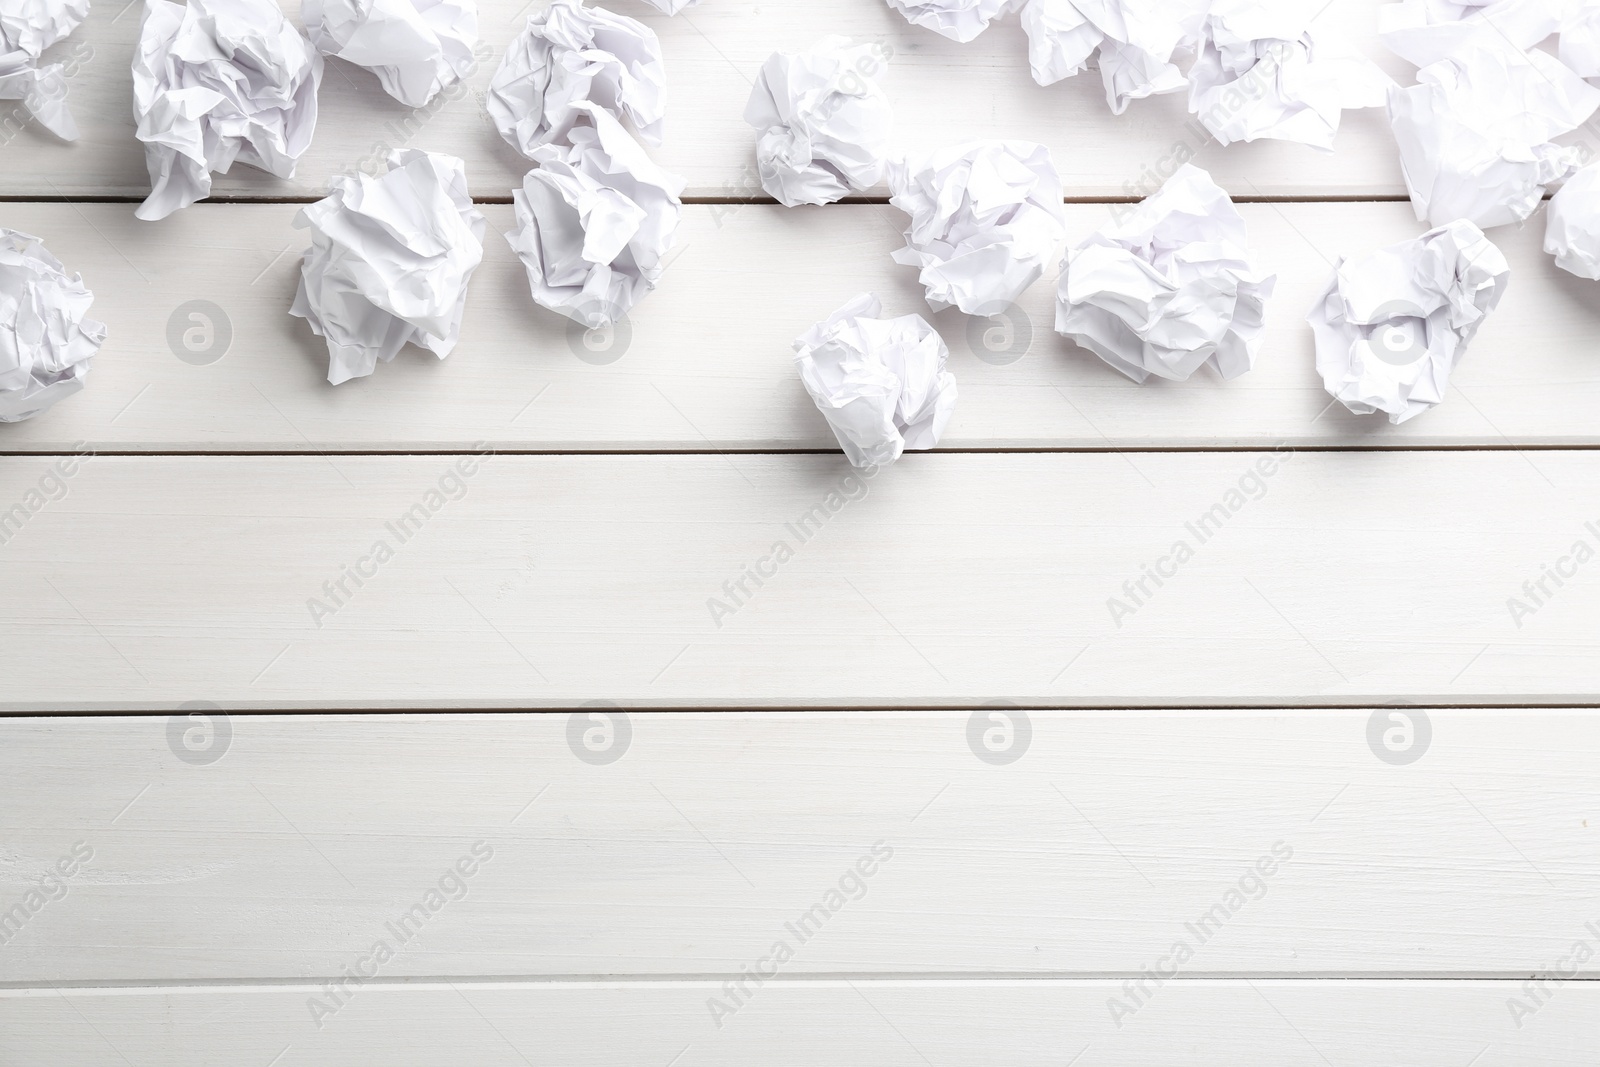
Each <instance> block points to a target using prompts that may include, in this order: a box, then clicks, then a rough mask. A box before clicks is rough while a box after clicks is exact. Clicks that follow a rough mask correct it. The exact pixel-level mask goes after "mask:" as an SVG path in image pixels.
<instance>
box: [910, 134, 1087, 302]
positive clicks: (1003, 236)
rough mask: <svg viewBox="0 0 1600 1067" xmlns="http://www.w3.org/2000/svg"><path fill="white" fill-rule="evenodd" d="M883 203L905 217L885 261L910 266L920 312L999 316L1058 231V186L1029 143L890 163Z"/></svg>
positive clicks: (1061, 225)
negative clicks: (902, 236)
mask: <svg viewBox="0 0 1600 1067" xmlns="http://www.w3.org/2000/svg"><path fill="white" fill-rule="evenodd" d="M889 189H890V191H891V192H892V193H893V195H892V196H891V197H890V200H889V202H890V203H891V204H893V205H894V206H895V207H897V208H899V209H900V210H901V211H904V212H905V213H906V214H908V215H910V216H911V225H910V227H909V228H908V229H907V230H906V247H904V248H901V249H897V250H896V251H895V253H894V261H895V262H896V263H902V264H905V265H906V266H910V267H917V268H919V269H920V271H921V273H920V275H919V278H920V280H921V282H922V284H923V285H924V286H925V287H926V289H927V293H928V305H929V306H930V307H931V308H933V310H935V311H942V310H944V309H945V308H947V307H951V306H952V305H953V306H955V307H959V308H960V309H961V310H962V311H964V312H966V313H967V314H968V315H991V316H992V315H998V314H1000V313H1001V312H1002V311H1004V310H1005V309H1006V308H1007V307H1008V306H1010V305H1011V304H1013V303H1015V302H1016V299H1017V297H1019V296H1021V295H1022V291H1023V290H1024V289H1026V288H1027V287H1028V286H1030V285H1032V284H1033V283H1034V282H1035V281H1036V280H1037V279H1038V278H1039V276H1040V275H1041V274H1043V273H1044V267H1045V264H1046V263H1047V262H1048V261H1049V260H1050V259H1051V258H1052V257H1053V256H1054V255H1055V252H1056V246H1057V245H1058V244H1059V243H1060V241H1061V237H1062V234H1063V233H1064V232H1065V220H1066V213H1065V210H1064V208H1063V206H1062V188H1061V178H1060V176H1059V175H1058V174H1057V173H1056V168H1055V166H1054V165H1053V164H1052V163H1051V162H1050V151H1049V149H1047V148H1045V147H1044V146H1043V145H1038V144H1033V143H1032V142H1029V141H978V142H974V143H972V144H966V145H960V146H958V147H954V148H946V149H941V150H939V151H937V152H934V153H932V154H931V155H928V156H926V157H924V158H922V159H920V160H918V161H916V162H915V163H910V162H907V161H905V160H898V161H895V162H892V163H890V165H889Z"/></svg>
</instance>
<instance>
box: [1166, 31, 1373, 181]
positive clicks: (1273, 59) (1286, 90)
mask: <svg viewBox="0 0 1600 1067" xmlns="http://www.w3.org/2000/svg"><path fill="white" fill-rule="evenodd" d="M1313 14H1314V11H1312V10H1311V9H1308V8H1307V7H1305V6H1304V5H1303V4H1300V3H1295V2H1291V0H1214V3H1213V4H1212V6H1211V10H1210V13H1209V14H1208V15H1207V16H1206V20H1205V23H1204V25H1203V26H1202V28H1201V36H1200V45H1199V54H1198V56H1197V57H1196V59H1195V63H1194V66H1193V67H1192V68H1190V70H1189V83H1190V88H1189V110H1190V111H1192V112H1193V113H1194V114H1196V115H1198V116H1200V121H1201V122H1202V123H1203V124H1204V125H1205V127H1206V129H1208V130H1210V131H1211V133H1212V134H1213V135H1215V137H1216V139H1217V143H1218V144H1223V145H1228V144H1232V143H1233V142H1235V141H1254V140H1256V139H1257V138H1260V137H1271V138H1277V139H1279V140H1286V141H1299V142H1301V143H1303V144H1309V145H1314V146H1316V147H1317V148H1322V149H1328V150H1331V149H1332V148H1333V138H1334V135H1335V134H1337V133H1338V132H1339V120H1340V118H1341V116H1342V115H1343V112H1344V111H1345V110H1347V109H1348V110H1353V109H1358V108H1367V107H1382V106H1383V105H1384V102H1385V101H1386V99H1387V98H1388V91H1389V88H1390V87H1391V86H1392V85H1393V84H1394V82H1393V81H1392V80H1391V79H1390V78H1389V76H1388V75H1387V74H1385V73H1384V72H1383V71H1382V70H1380V69H1379V68H1378V66H1377V65H1376V64H1375V63H1373V62H1371V61H1370V60H1368V59H1366V58H1365V57H1363V56H1360V55H1358V54H1356V53H1354V52H1350V51H1345V50H1340V49H1330V48H1329V47H1328V46H1327V45H1325V44H1323V43H1322V42H1321V41H1318V40H1315V39H1314V38H1313V35H1312V33H1311V32H1310V22H1311V16H1312V15H1313Z"/></svg>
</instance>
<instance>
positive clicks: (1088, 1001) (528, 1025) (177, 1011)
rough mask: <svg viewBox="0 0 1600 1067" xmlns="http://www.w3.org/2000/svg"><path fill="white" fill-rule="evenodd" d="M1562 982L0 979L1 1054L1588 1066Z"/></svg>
mask: <svg viewBox="0 0 1600 1067" xmlns="http://www.w3.org/2000/svg"><path fill="white" fill-rule="evenodd" d="M1551 988H1552V990H1553V992H1554V996H1553V997H1551V998H1550V999H1548V1000H1547V1001H1546V1002H1545V1004H1544V1006H1543V1007H1542V1008H1540V1009H1539V1011H1538V1013H1537V1015H1536V1016H1534V1017H1533V1018H1531V1019H1527V1020H1526V1021H1525V1023H1524V1025H1523V1026H1522V1027H1521V1028H1520V1029H1519V1028H1517V1027H1516V1026H1514V1025H1512V1023H1511V1022H1510V1016H1509V1012H1508V1010H1507V1008H1506V1002H1507V1001H1508V999H1510V998H1512V997H1515V996H1519V995H1521V994H1520V985H1519V984H1514V983H1510V982H1506V983H1485V982H1275V981H1270V980H1259V981H1253V982H1173V983H1170V984H1168V985H1167V986H1166V987H1165V988H1164V989H1162V990H1161V991H1160V992H1159V993H1158V995H1157V998H1156V999H1154V1000H1152V1001H1151V1002H1150V1003H1149V1004H1148V1006H1147V1007H1146V1008H1144V1009H1143V1010H1142V1011H1141V1012H1140V1013H1139V1014H1138V1015H1137V1016H1136V1017H1135V1018H1132V1019H1128V1020H1125V1025H1124V1026H1123V1027H1122V1028H1120V1029H1118V1028H1116V1027H1115V1025H1114V1024H1112V1023H1111V1022H1110V1021H1109V1017H1108V1013H1107V1010H1106V1002H1107V1001H1108V1000H1109V999H1110V998H1111V997H1112V996H1115V995H1118V992H1119V983H1114V982H1104V981H1101V982H1088V983H1067V982H974V983H924V982H899V981H857V982H850V983H845V982H781V981H774V982H770V983H768V984H767V985H766V986H764V987H763V988H762V989H761V991H760V992H759V994H758V995H757V996H755V997H754V998H752V999H751V1001H750V1002H749V1003H748V1005H747V1006H746V1007H745V1008H743V1009H742V1010H741V1011H740V1012H739V1013H738V1015H737V1016H735V1017H734V1018H733V1019H731V1020H727V1021H726V1023H725V1025H724V1026H723V1027H722V1028H721V1029H718V1028H716V1026H715V1025H714V1024H713V1023H712V1022H711V1020H710V1015H709V1013H708V1012H707V1009H706V1007H705V1001H706V1000H708V999H710V998H711V997H713V996H716V995H717V993H718V989H717V987H716V986H714V985H710V984H706V983H648V984H626V985H622V984H614V983H608V982H585V983H581V984H537V985H514V986H504V985H499V984H492V985H468V984H456V985H453V986H452V985H443V984H440V985H430V986H421V987H419V986H405V987H393V986H385V987H373V988H367V989H363V990H361V991H360V992H358V993H356V995H355V996H354V997H353V998H352V999H351V1000H350V1001H349V1002H348V1004H347V1006H346V1007H344V1008H343V1009H341V1010H340V1011H339V1012H338V1013H337V1015H336V1016H334V1017H333V1018H330V1019H325V1020H324V1025H323V1027H322V1028H321V1029H318V1028H317V1027H316V1026H315V1024H313V1023H312V1022H311V1020H310V1014H309V1010H308V1008H307V1007H306V1003H307V1001H308V1000H309V999H310V998H311V997H313V996H321V994H320V993H319V991H318V990H317V989H316V987H314V986H307V987H301V988H290V989H240V988H217V989H212V988H185V989H151V990H142V989H141V990H132V991H100V990H72V991H67V992H62V991H58V990H54V989H41V990H30V991H27V992H25V993H22V994H16V993H9V994H8V993H0V1050H4V1051H5V1052H6V1053H7V1059H6V1062H7V1063H8V1064H14V1065H15V1067H101V1065H106V1067H112V1065H123V1064H128V1063H137V1064H144V1063H163V1064H171V1065H172V1067H199V1065H203V1064H214V1063H244V1064H255V1063H259V1064H266V1063H270V1062H272V1060H273V1057H275V1056H276V1057H279V1060H278V1062H280V1063H284V1064H294V1065H304V1067H333V1065H339V1067H347V1065H354V1064H364V1063H384V1064H392V1065H394V1067H430V1065H434V1064H439V1063H447V1062H450V1063H454V1062H464V1063H473V1064H481V1065H483V1067H526V1065H528V1064H530V1063H583V1064H593V1065H596V1067H623V1065H628V1064H668V1063H672V1064H677V1065H680V1067H713V1065H728V1067H732V1065H743V1064H749V1063H764V1064H773V1065H776V1067H811V1065H815V1064H819V1063H828V1064H849V1065H866V1064H874V1065H884V1067H926V1065H927V1064H930V1063H932V1064H938V1065H939V1067H991V1065H993V1064H995V1063H1007V1064H1016V1065H1018V1067H1059V1065H1060V1064H1063V1063H1066V1062H1069V1061H1071V1060H1072V1059H1073V1057H1074V1056H1079V1057H1081V1058H1080V1060H1079V1061H1078V1062H1080V1063H1083V1064H1093V1065H1095V1067H1148V1065H1149V1064H1152V1063H1183V1064H1186V1065H1192V1067H1327V1064H1330V1063H1335V1064H1362V1063H1376V1062H1398V1063H1405V1064H1413V1065H1415V1067H1461V1065H1462V1064H1466V1063H1473V1064H1474V1067H1520V1065H1524V1064H1528V1063H1539V1064H1545V1065H1549V1067H1587V1065H1589V1064H1592V1063H1593V1062H1594V1059H1593V1053H1594V1032H1593V1031H1594V1028H1593V1019H1594V1015H1595V1013H1596V1012H1597V1011H1600V991H1597V990H1596V989H1595V988H1594V983H1592V982H1587V983H1580V982H1571V983H1567V984H1566V985H1564V986H1561V987H1559V988H1556V987H1551Z"/></svg>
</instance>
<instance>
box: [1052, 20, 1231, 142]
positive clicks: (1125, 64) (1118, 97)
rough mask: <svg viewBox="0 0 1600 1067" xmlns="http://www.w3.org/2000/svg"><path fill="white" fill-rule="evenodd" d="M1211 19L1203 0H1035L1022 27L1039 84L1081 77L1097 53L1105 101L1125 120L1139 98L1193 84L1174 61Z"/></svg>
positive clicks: (1174, 91) (1096, 62) (1177, 90)
mask: <svg viewBox="0 0 1600 1067" xmlns="http://www.w3.org/2000/svg"><path fill="white" fill-rule="evenodd" d="M1204 17H1205V2H1204V0H1028V6H1027V7H1025V8H1024V9H1023V11H1022V28H1023V29H1024V30H1025V31H1026V32H1027V34H1028V63H1029V66H1030V67H1032V69H1033V79H1034V81H1036V82H1038V83H1039V84H1040V85H1051V84H1054V83H1055V82H1058V81H1060V80H1061V79H1063V78H1070V77H1072V76H1073V75H1074V74H1078V73H1081V72H1082V71H1084V70H1086V69H1088V67H1089V66H1090V60H1091V58H1093V57H1095V56H1096V53H1098V58H1095V60H1094V62H1095V65H1096V66H1098V67H1099V68H1100V77H1101V80H1102V81H1103V82H1104V83H1105V87H1106V103H1107V104H1108V105H1109V106H1110V108H1111V111H1112V113H1113V114H1117V115H1120V114H1122V113H1123V112H1124V111H1126V110H1127V109H1128V104H1129V103H1131V102H1132V101H1134V100H1143V99H1145V98H1146V97H1150V96H1156V95H1159V94H1161V93H1176V92H1179V91H1181V90H1182V89H1183V88H1184V87H1185V86H1186V85H1188V84H1189V82H1188V79H1186V78H1185V77H1184V76H1183V72H1182V71H1180V70H1179V69H1178V67H1177V65H1176V64H1175V63H1174V62H1173V60H1174V58H1175V57H1176V55H1177V53H1178V52H1179V51H1180V50H1182V49H1183V48H1184V47H1185V46H1186V44H1187V43H1188V42H1191V41H1193V40H1194V38H1195V37H1197V36H1198V34H1199V32H1200V22H1201V20H1202V19H1203V18H1204Z"/></svg>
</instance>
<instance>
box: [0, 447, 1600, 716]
mask: <svg viewBox="0 0 1600 1067" xmlns="http://www.w3.org/2000/svg"><path fill="white" fill-rule="evenodd" d="M54 462H55V461H48V460H44V459H35V460H31V461H23V460H13V461H10V462H8V463H7V464H6V465H5V466H4V469H3V470H0V502H5V505H6V506H5V507H4V508H0V513H5V514H8V515H9V514H11V512H10V508H11V506H12V502H16V503H18V504H19V505H22V506H23V507H32V506H34V505H37V508H36V509H35V510H34V511H33V512H32V513H31V514H29V515H27V516H26V520H25V522H24V521H23V519H22V518H21V517H17V518H14V519H13V520H12V522H13V525H12V526H11V527H9V528H8V529H14V530H16V532H15V533H11V534H9V535H8V543H7V544H5V545H4V546H3V556H0V567H4V580H5V583H6V587H7V589H8V591H9V594H10V597H9V600H8V603H9V604H10V607H9V610H8V611H7V612H6V613H5V614H4V616H3V617H0V670H3V671H4V675H5V677H6V687H5V691H4V693H3V695H0V707H4V708H9V709H12V710H40V709H52V708H55V709H101V710H117V709H124V710H131V709H144V708H149V709H168V710H170V709H171V708H173V707H176V706H177V705H178V704H181V703H183V702H185V701H189V700H212V701H216V702H217V703H219V704H223V705H226V706H228V707H231V708H236V709H240V708H254V709H263V710H276V709H284V708H307V707H309V708H330V709H338V708H355V707H377V708H386V707H387V708H412V707H424V708H427V707H433V708H443V707H450V708H455V707H481V708H489V707H502V708H529V707H561V708H570V707H574V706H576V705H578V704H581V703H583V702H584V701H588V700H595V699H609V700H615V701H618V702H619V703H623V704H629V705H638V706H657V707H661V706H666V707H704V706H707V705H733V706H756V705H764V706H770V705H776V706H842V707H858V706H885V705H887V706H895V707H906V706H911V707H922V706H958V707H959V706H966V705H968V704H970V703H981V702H982V701H984V700H987V699H990V698H1007V699H1011V700H1015V701H1017V702H1018V703H1021V704H1033V705H1044V706H1059V705H1061V704H1067V705H1075V706H1096V707H1098V706H1119V705H1123V704H1129V703H1139V704H1147V705H1158V706H1159V705H1171V704H1179V705H1183V706H1192V705H1195V704H1202V705H1224V704H1231V703H1235V702H1245V703H1250V704H1264V705H1275V704H1279V703H1284V702H1288V703H1292V704H1300V703H1323V704H1360V703H1370V702H1376V703H1383V702H1386V701H1388V700H1390V699H1393V698H1396V697H1409V698H1413V699H1417V700H1422V701H1427V702H1445V703H1473V702H1489V703H1526V702H1533V703H1544V702H1552V701H1559V702H1572V703H1580V704H1592V703H1597V702H1600V658H1597V657H1596V655H1595V653H1596V635H1595V631H1594V627H1593V625H1592V621H1593V618H1594V613H1595V611H1596V610H1600V585H1596V584H1595V583H1594V581H1593V580H1592V579H1590V578H1589V575H1588V573H1587V571H1586V570H1585V569H1584V566H1585V564H1584V563H1583V562H1579V559H1578V557H1582V559H1583V560H1587V559H1589V557H1591V556H1592V555H1593V554H1594V545H1595V542H1596V534H1595V531H1594V526H1593V525H1591V524H1594V523H1597V522H1600V516H1596V514H1595V508H1594V500H1595V499H1596V497H1597V494H1600V455H1597V454H1596V453H1593V452H1587V451H1573V452H1548V453H1537V454H1535V453H1527V454H1517V453H1512V452H1443V453H1439V452H1434V453H1427V452H1421V453H1418V452H1405V453H1376V454H1363V453H1348V452H1345V453H1301V454H1297V455H1294V456H1293V458H1292V459H1290V460H1287V461H1285V460H1283V459H1282V454H1270V453H1260V454H1258V453H1239V454H1230V453H1157V454H1149V455H1139V456H1129V455H1116V454H1104V453H1095V454H1076V453H1051V454H1033V455H941V456H913V457H910V458H908V459H905V460H902V461H901V462H900V463H899V464H898V465H896V466H895V467H894V468H892V469H891V470H889V471H887V472H884V473H880V474H879V475H877V476H876V477H875V478H874V479H872V480H870V481H866V480H862V479H859V477H858V476H857V475H856V474H855V473H854V472H852V471H851V470H850V469H849V468H848V467H847V466H846V465H845V463H844V460H843V458H842V457H838V456H808V455H797V456H725V455H724V456H718V455H704V456H661V457H622V456H599V457H593V456H591V457H584V456H546V457H528V456H522V457H514V456H501V457H495V458H493V459H491V460H488V461H482V460H480V459H473V458H472V457H467V458H466V459H461V458H456V457H446V456H421V457H385V456H365V457H362V456H355V457H336V458H327V457H314V456H304V457H257V458H248V457H245V458H233V457H230V458H221V457H172V458H168V457H162V458H151V457H143V458H130V457H97V458H94V459H92V460H90V461H88V462H86V463H79V464H77V465H76V466H75V467H74V470H75V473H74V474H73V476H72V477H70V478H67V479H60V478H58V477H56V476H54V475H52V473H51V472H52V471H53V470H54V469H55V467H54ZM462 464H465V465H466V468H469V469H471V471H472V472H473V473H472V477H471V478H462V477H461V476H460V475H459V474H458V473H457V472H458V470H460V469H462V467H461V466H460V465H462ZM1263 472H1265V473H1263ZM30 494H32V495H30ZM47 494H53V495H55V496H56V497H58V498H59V499H54V500H52V499H49V497H48V495H47ZM63 494H65V495H64V496H63ZM446 494H449V495H446ZM830 507H831V508H834V509H836V510H833V511H830V510H829V508H830ZM807 516H809V518H808V517H807ZM403 517H405V518H404V524H403V525H402V519H403ZM802 523H803V524H804V525H803V526H802V525H801V524H802ZM1180 541H1181V542H1182V543H1184V544H1185V545H1186V546H1187V547H1186V548H1185V549H1179V548H1177V547H1175V546H1176V545H1178V543H1179V542H1180ZM1579 541H1582V542H1584V543H1585V544H1586V545H1587V549H1586V551H1580V550H1578V549H1576V548H1575V547H1574V546H1575V545H1576V544H1577V543H1578V542H1579ZM779 542H782V543H783V545H784V546H785V547H784V548H782V549H779V548H777V547H776V546H777V545H778V544H779ZM380 544H381V546H382V547H380ZM758 565H759V567H760V569H761V570H763V571H765V572H766V573H765V580H764V581H763V584H761V585H759V586H758V585H757V584H756V583H755V581H754V580H753V579H751V578H749V577H747V576H745V570H746V568H754V567H757V566H758ZM347 567H359V568H360V569H361V571H362V572H363V575H364V577H363V582H362V584H361V585H359V586H358V585H356V584H355V582H354V580H353V579H351V578H349V577H348V576H347V575H346V574H345V568H347ZM1147 567H1148V568H1160V569H1161V570H1163V571H1165V572H1166V573H1167V575H1169V576H1170V577H1167V578H1166V579H1165V580H1163V581H1162V583H1161V584H1160V585H1159V586H1158V585H1157V584H1156V580H1155V579H1153V578H1149V577H1146V576H1145V568H1147ZM1550 567H1559V568H1561V569H1563V570H1564V571H1565V572H1566V573H1567V574H1568V577H1567V578H1566V579H1563V580H1562V585H1561V586H1557V585H1556V584H1555V579H1551V578H1548V577H1545V576H1544V570H1545V569H1546V568H1550ZM1152 573H1154V571H1152ZM340 581H343V582H344V583H345V584H344V585H343V588H342V589H340V587H339V586H338V585H337V584H336V583H338V582H340ZM740 581H742V582H743V586H742V587H741V586H740V585H738V584H737V583H739V582H740ZM1536 581H1542V582H1544V583H1545V584H1544V589H1543V594H1544V595H1540V593H1539V592H1537V591H1534V592H1529V591H1528V590H1529V589H1530V588H1535V587H1533V586H1531V585H1528V586H1525V583H1533V582H1536ZM1140 582H1143V583H1144V584H1143V587H1142V589H1141V587H1140V586H1139V584H1138V583H1140ZM1512 598H1517V600H1518V603H1519V604H1521V608H1520V609H1519V610H1517V611H1516V612H1513V611H1512V607H1511V604H1510V602H1511V600H1512ZM68 648H70V649H71V661H70V669H67V668H65V667H64V665H63V660H62V656H63V650H64V649H68Z"/></svg>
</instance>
